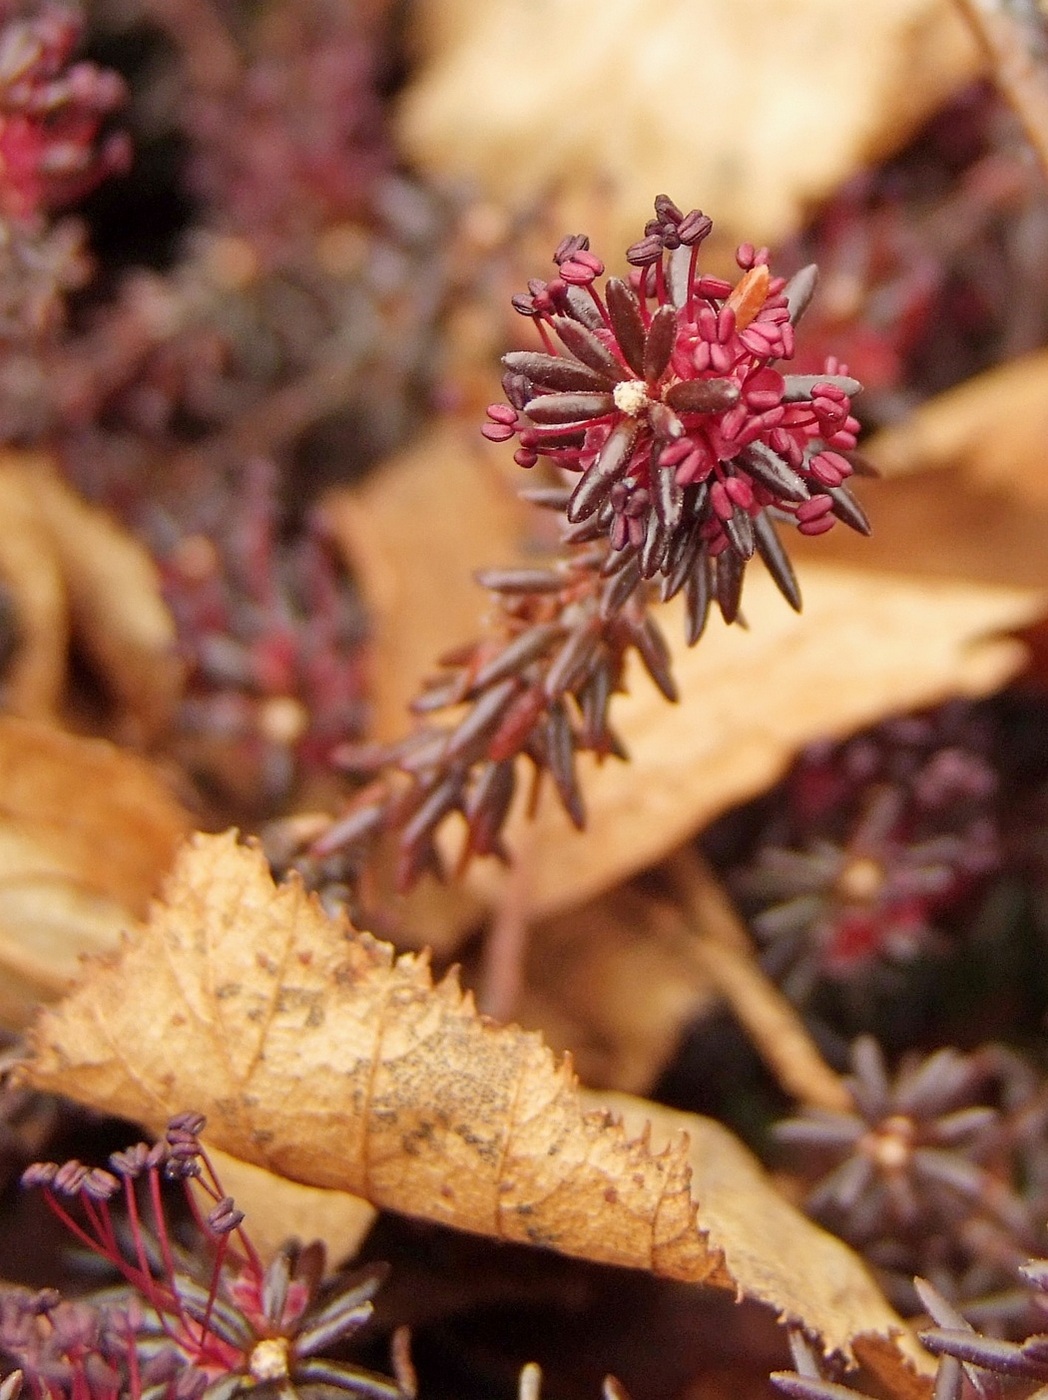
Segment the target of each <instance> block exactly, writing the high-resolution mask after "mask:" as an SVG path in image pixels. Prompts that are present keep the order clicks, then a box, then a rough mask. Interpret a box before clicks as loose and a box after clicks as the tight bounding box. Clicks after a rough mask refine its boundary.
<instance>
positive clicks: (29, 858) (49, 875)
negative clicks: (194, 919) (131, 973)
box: [0, 715, 189, 1028]
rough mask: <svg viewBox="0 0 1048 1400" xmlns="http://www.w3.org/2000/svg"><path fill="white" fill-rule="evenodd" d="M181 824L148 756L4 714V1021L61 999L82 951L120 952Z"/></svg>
mask: <svg viewBox="0 0 1048 1400" xmlns="http://www.w3.org/2000/svg"><path fill="white" fill-rule="evenodd" d="M188 829H189V820H188V817H187V816H186V813H185V812H184V811H183V810H182V808H181V807H180V806H179V804H178V803H177V802H176V801H175V799H174V797H173V796H172V795H171V793H170V791H169V790H168V787H167V785H166V784H165V783H164V782H163V780H162V779H161V777H160V776H159V775H158V773H157V772H156V770H155V769H154V768H153V767H152V766H151V765H150V764H148V763H146V762H145V761H144V760H143V759H140V758H138V757H136V756H135V755H133V754H129V753H125V752H122V751H121V750H119V749H117V748H114V746H113V745H112V744H109V743H107V742H105V741H104V740H101V739H83V738H78V737H76V736H74V735H72V734H66V733H64V732H63V731H61V730H59V729H55V728H53V727H51V726H50V725H46V724H41V723H37V722H34V721H31V720H22V719H17V718H15V717H14V716H11V715H5V716H0V1025H3V1026H5V1027H7V1028H12V1027H16V1026H21V1025H24V1024H25V1022H26V1021H27V1020H28V1018H29V1017H30V1015H31V1014H32V1013H33V1011H34V1010H35V1009H36V1007H37V1005H38V1003H39V1002H40V1000H41V999H45V1000H49V999H51V998H53V997H55V996H57V995H59V994H60V993H61V992H64V991H65V990H66V988H67V987H68V986H69V984H70V982H71V981H72V979H73V978H74V977H75V975H76V972H77V969H78V966H79V959H80V955H81V954H82V953H88V952H100V951H104V950H107V949H111V948H114V947H116V945H117V943H118V941H119V938H120V934H121V932H122V931H123V930H124V929H126V928H127V927H129V925H130V924H132V923H134V922H135V921H136V920H137V919H140V918H141V917H143V916H144V915H145V913H146V909H147V907H148V904H149V900H150V898H151V896H152V895H154V894H155V893H156V892H157V890H158V889H159V887H160V883H161V879H162V876H163V875H164V874H165V873H166V871H167V870H168V868H169V867H170V865H171V862H172V860H173V858H174V854H175V850H176V848H177V846H178V844H179V842H180V841H181V840H182V838H183V837H184V836H185V834H186V832H187V831H188Z"/></svg>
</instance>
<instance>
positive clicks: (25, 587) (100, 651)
mask: <svg viewBox="0 0 1048 1400" xmlns="http://www.w3.org/2000/svg"><path fill="white" fill-rule="evenodd" d="M0 507H2V509H0V519H2V521H3V524H2V527H0V579H2V580H3V582H4V584H5V585H6V586H7V588H8V590H9V592H10V594H11V598H12V604H13V613H14V617H13V625H14V629H15V632H16V634H17V637H18V645H17V650H16V653H15V656H14V658H13V661H12V665H11V670H10V673H9V674H8V677H7V679H6V682H5V687H4V704H5V706H6V708H8V709H10V710H12V711H14V712H15V713H17V714H20V715H23V716H26V717H27V718H32V719H48V718H54V717H55V716H56V715H57V714H58V713H59V712H60V710H61V708H62V702H63V699H64V695H65V689H66V682H67V673H68V661H69V658H68V651H69V640H70V636H73V637H74V638H75V640H76V641H77V642H78V644H79V645H80V646H81V647H82V649H83V651H84V652H85V653H86V655H87V656H88V657H89V658H90V660H91V661H92V663H93V664H94V666H95V669H96V671H97V674H98V678H99V680H100V681H101V683H102V686H103V687H104V689H105V690H106V691H107V693H108V694H109V696H110V697H111V698H112V700H113V702H114V705H115V708H116V710H117V715H118V723H119V727H120V729H121V731H122V733H123V734H124V735H126V737H128V738H130V739H133V740H135V741H142V740H147V739H151V738H153V737H155V736H156V735H157V734H158V733H160V732H161V731H162V730H163V729H164V728H165V726H166V725H167V724H168V723H169V722H170V720H171V717H172V715H173V713H174V708H175V705H176V704H177V701H178V697H179V694H180V691H181V685H182V666H181V663H180V662H179V660H178V657H177V654H176V650H175V628H174V622H173V620H172V618H171V615H170V613H169V612H168V609H167V607H166V605H165V603H164V602H163V599H162V598H161V595H160V583H159V577H158V575H157V571H156V567H155V565H154V564H153V561H152V560H151V559H150V557H149V555H148V554H147V552H146V551H145V550H144V549H143V547H142V546H141V545H140V544H139V543H138V542H137V541H136V540H134V539H132V538H131V536H130V535H128V534H126V533H125V532H124V531H123V530H122V529H120V527H119V526H118V525H117V524H116V523H115V521H113V520H111V519H110V518H109V516H107V515H106V514H105V512H104V511H101V510H99V509H97V508H96V507H94V506H90V505H88V504H87V503H86V502H84V501H82V500H80V498H79V497H78V496H77V495H76V494H75V493H74V492H73V491H71V490H70V488H69V487H68V486H66V485H65V483H64V482H62V481H61V480H60V479H59V477H58V476H57V475H56V474H55V472H54V470H53V467H52V466H51V464H50V463H49V461H48V460H47V459H46V458H43V457H39V456H36V455H32V454H18V455H16V454H13V453H8V454H7V455H5V456H3V457H2V458H0Z"/></svg>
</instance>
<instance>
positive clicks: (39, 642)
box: [0, 461, 69, 719]
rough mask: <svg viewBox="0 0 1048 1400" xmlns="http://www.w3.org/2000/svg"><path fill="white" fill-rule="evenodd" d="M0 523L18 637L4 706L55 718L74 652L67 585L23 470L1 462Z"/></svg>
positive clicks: (0, 558)
mask: <svg viewBox="0 0 1048 1400" xmlns="http://www.w3.org/2000/svg"><path fill="white" fill-rule="evenodd" d="M0 520H2V521H3V528H2V529H0V583H2V584H3V586H4V588H5V589H6V590H7V593H8V595H9V596H10V600H11V613H12V616H11V619H10V625H11V626H12V627H13V628H14V631H15V634H16V649H15V653H14V656H13V657H12V658H11V660H10V662H9V663H8V667H7V672H6V675H5V678H4V687H3V702H4V706H5V708H7V709H8V710H10V711H12V712H13V713H14V714H17V715H23V716H25V717H26V718H29V719H53V718H54V717H55V716H56V715H57V714H58V711H59V708H60V706H61V703H62V695H63V692H64V690H65V674H66V654H67V652H68V649H69V616H68V610H67V607H66V592H65V583H64V581H63V579H62V573H61V570H60V569H59V567H58V561H57V559H56V558H55V555H54V551H53V550H52V548H51V537H50V532H49V531H48V529H47V525H46V523H45V521H44V520H43V519H42V518H41V515H40V511H39V509H38V507H37V504H36V501H35V500H34V498H33V495H32V493H31V492H30V491H27V489H26V478H25V474H24V472H23V471H21V470H19V469H18V468H17V467H14V466H12V465H11V464H10V462H7V463H4V462H2V461H0Z"/></svg>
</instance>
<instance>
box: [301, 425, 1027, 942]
mask: <svg viewBox="0 0 1048 1400" xmlns="http://www.w3.org/2000/svg"><path fill="white" fill-rule="evenodd" d="M474 442H475V439H473V440H472V441H471V439H470V438H467V437H465V435H464V433H463V431H462V430H461V429H458V428H455V427H445V428H442V429H440V430H438V431H436V432H434V433H432V434H430V435H429V436H428V437H427V438H425V439H423V441H422V442H421V443H420V444H419V446H418V447H417V448H415V449H414V450H413V451H412V452H411V453H410V454H408V455H407V456H405V457H402V458H401V459H399V461H398V462H397V463H396V464H394V466H393V467H392V469H391V470H390V471H389V472H388V473H385V472H384V473H380V474H379V475H378V476H377V477H376V478H375V479H374V480H373V482H371V483H369V484H368V487H367V488H366V490H365V491H364V492H362V493H356V494H350V493H344V494H340V495H338V496H335V497H332V498H331V500H330V501H329V505H328V510H329V518H330V520H331V523H332V526H333V529H334V530H335V532H336V535H337V536H338V538H339V539H340V540H341V541H342V543H343V547H344V548H345V550H346V552H347V555H348V556H349V558H350V559H351V561H353V563H354V566H355V568H356V570H357V573H358V578H359V580H360V583H361V586H362V589H363V591H364V593H365V595H366V597H367V599H368V602H369V604H370V605H371V607H372V610H373V617H374V623H375V635H374V658H375V661H374V664H375V671H376V678H381V682H380V685H379V690H378V694H377V696H376V710H375V728H376V737H377V738H380V739H391V738H395V737H397V736H399V735H401V734H403V733H404V731H405V729H406V727H407V726H408V725H409V724H410V718H409V716H408V713H407V705H408V702H409V701H410V699H411V697H412V696H413V695H414V694H415V693H416V690H417V686H418V680H419V677H420V676H421V675H423V674H424V673H425V672H426V670H427V669H429V668H431V667H432V665H433V662H434V660H435V658H436V657H437V656H438V655H439V654H440V653H441V652H443V651H445V650H447V648H448V647H450V646H454V645H456V644H457V643H460V642H463V641H466V640H467V639H468V638H470V637H471V636H475V635H476V634H477V632H478V631H479V630H480V629H481V628H482V626H483V619H482V616H481V613H482V610H483V599H484V595H483V593H482V592H481V590H480V589H479V588H478V587H477V586H476V584H475V583H473V581H472V571H473V569H474V568H475V567H476V566H477V565H478V564H482V563H492V562H493V561H497V562H499V563H503V564H506V563H511V562H513V560H514V559H516V558H519V557H521V554H522V542H523V541H524V540H525V536H526V531H527V529H528V523H529V520H528V515H527V514H526V513H525V511H524V508H523V507H522V504H521V503H520V502H519V501H516V500H515V499H514V498H513V497H512V495H511V494H510V490H509V487H508V485H507V483H506V481H505V479H504V478H503V477H501V476H500V475H498V472H499V468H500V466H501V463H500V462H499V459H498V456H497V454H495V455H489V454H487V453H482V452H478V451H477V450H476V449H475V447H474V446H473V443H474ZM518 475H519V474H518ZM929 479H931V478H929ZM906 486H907V483H903V482H899V483H895V482H893V483H890V484H886V483H878V482H870V483H864V493H865V492H866V491H868V490H870V489H871V488H877V487H880V488H881V489H880V490H879V491H878V492H877V495H876V497H875V498H874V499H875V500H876V505H875V506H874V507H872V508H871V514H873V515H874V518H875V519H876V520H877V531H876V532H875V535H874V538H873V540H872V541H867V540H859V541H858V542H857V544H855V543H853V541H851V540H849V541H848V542H846V544H845V545H842V546H840V548H845V547H848V546H851V548H850V560H849V563H848V565H847V566H846V567H845V566H838V567H828V566H827V565H825V564H823V563H815V562H812V563H808V562H807V561H805V564H804V567H803V569H802V571H801V586H802V589H803V593H804V612H803V613H802V614H800V615H797V614H795V613H793V612H791V611H790V610H789V609H788V608H787V607H786V606H785V604H784V603H783V601H782V599H781V598H780V597H779V595H778V593H777V591H776V589H775V588H774V586H773V585H772V583H771V580H770V579H769V577H768V576H767V575H766V574H764V573H763V572H759V573H758V572H756V571H754V572H753V576H752V577H751V578H749V579H748V580H747V584H746V592H745V595H744V599H743V609H744V611H745V614H746V618H747V621H748V623H749V629H748V630H747V631H743V630H742V629H740V628H722V627H720V626H716V625H712V626H711V627H710V629H709V632H708V634H707V635H706V636H704V637H703V639H702V642H701V644H700V645H699V646H698V647H695V648H693V649H691V650H690V651H689V650H688V649H687V648H686V647H685V646H684V645H683V642H682V640H681V639H682V637H683V633H684V627H683V622H682V620H681V618H680V617H679V616H678V615H677V614H676V613H675V612H674V611H673V608H672V606H671V607H670V608H668V609H666V610H664V611H663V612H662V613H660V625H661V626H662V628H663V630H664V632H665V634H666V636H667V639H668V640H669V642H670V647H671V650H672V652H673V667H674V674H675V675H676V677H677V681H678V685H679V688H680V692H681V700H680V704H679V705H676V706H672V705H667V703H666V702H665V700H664V699H663V698H662V697H661V695H659V694H658V693H657V692H656V691H655V689H654V687H653V686H652V685H651V684H650V682H649V681H648V679H647V677H646V676H644V675H642V674H640V671H639V668H637V667H635V668H634V670H633V672H632V673H631V694H630V695H628V696H624V697H622V698H621V699H620V700H619V701H617V702H616V708H615V710H614V712H613V719H614V723H615V725H616V728H617V729H618V731H619V732H620V733H621V735H622V737H623V739H624V741H625V743H626V747H627V748H628V750H629V752H630V755H631V759H630V762H629V763H628V764H622V763H617V762H615V761H607V762H605V763H604V764H603V765H602V766H600V767H598V766H597V765H596V764H595V763H593V762H592V761H590V760H589V759H585V760H584V761H583V762H582V763H580V768H581V769H582V770H583V771H582V790H583V792H584V794H585V798H586V805H587V810H588V813H589V816H588V822H587V830H586V831H585V832H583V833H582V834H581V835H580V834H579V833H577V832H575V831H574V830H573V828H572V827H571V826H570V823H569V822H568V820H567V819H566V818H565V817H563V815H562V814H561V812H560V811H559V809H557V807H556V804H555V803H554V802H552V801H549V802H544V803H543V804H542V806H541V808H540V811H539V816H538V819H537V826H536V829H535V832H534V836H533V839H532V838H529V839H531V840H532V845H531V851H530V856H529V867H530V869H529V884H530V889H529V900H530V909H529V912H530V914H531V916H532V917H533V918H535V919H541V918H542V917H544V916H545V915H547V914H552V913H555V912H557V911H558V910H564V909H570V908H575V907H577V906H578V905H580V904H582V903H583V902H584V901H586V900H587V899H589V898H591V897H594V896H596V895H599V894H600V893H602V892H603V891H605V890H607V889H609V888H611V887H612V886H613V885H615V884H617V883H618V882H619V881H620V880H622V879H623V878H625V877H626V876H628V875H631V874H633V873H634V872H636V871H638V870H641V869H643V868H645V867H646V866H648V865H650V864H652V863H654V862H656V861H658V860H659V859H661V858H662V857H663V856H664V855H665V854H666V853H667V852H669V851H670V850H673V849H674V848H675V847H677V846H678V845H680V844H681V843H682V842H683V841H684V840H686V839H687V838H688V837H689V836H691V835H692V834H693V833H694V832H695V831H697V830H698V829H699V828H701V827H702V826H703V825H705V824H706V823H707V822H709V821H711V820H712V819H713V818H714V817H715V816H717V815H719V814H720V813H721V812H723V811H724V810H726V809H727V808H728V807H731V806H732V805H734V804H735V803H738V802H741V801H744V800H746V799H747V798H749V797H752V796H754V795H755V794H756V793H759V792H761V791H763V790H764V789H765V788H766V787H767V786H768V785H769V784H770V783H772V782H774V781H775V779H776V778H777V777H778V776H779V775H780V774H781V773H782V771H783V770H784V768H785V767H786V765H787V764H788V763H789V761H790V759H791V758H792V757H793V755H794V754H795V753H796V752H797V750H798V749H799V748H801V747H802V746H803V745H804V744H806V743H810V742H811V741H812V740H814V739H818V738H822V737H828V736H836V735H842V734H846V733H849V732H851V731H852V730H854V729H857V728H859V727H861V726H862V725H864V724H870V723H873V722H875V721H876V720H878V719H880V718H882V717H883V716H884V715H886V714H889V713H892V712H895V711H899V710H905V709H907V708H912V707H917V706H921V705H929V704H934V703H936V702H937V701H939V700H942V699H944V698H945V697H947V696H949V695H958V694H966V695H979V694H984V693H987V692H989V691H992V690H993V689H994V688H996V687H998V686H1000V685H1002V684H1003V683H1004V682H1005V681H1006V680H1007V679H1008V678H1009V676H1011V675H1013V674H1014V673H1015V672H1016V671H1017V670H1018V669H1019V668H1020V667H1021V665H1022V663H1023V659H1024V654H1025V653H1024V651H1023V648H1022V647H1021V646H1020V645H1019V644H1018V643H1017V642H1015V641H1012V640H1007V639H1002V638H1000V637H999V636H997V637H995V636H994V634H998V633H1001V632H1003V631H1007V630H1008V629H1012V628H1018V627H1022V626H1025V625H1026V624H1027V623H1029V622H1031V621H1032V620H1034V619H1035V618H1037V617H1038V616H1040V615H1041V614H1042V613H1043V611H1044V602H1043V592H1042V589H1043V586H1044V585H1046V584H1048V568H1046V567H1044V566H1043V565H1042V563H1041V562H1037V561H1043V559H1045V558H1048V552H1046V551H1045V550H1044V549H1043V546H1042V547H1041V548H1039V549H1037V550H1035V551H1033V552H1034V554H1035V555H1036V561H1028V562H1027V563H1026V564H1025V565H1023V567H1025V568H1026V569H1027V570H1029V569H1033V570H1035V571H1037V570H1039V571H1040V572H1039V576H1038V577H1023V578H1016V579H1014V580H1010V581H1012V582H1015V583H1017V584H1022V585H1040V587H1037V586H1022V587H1015V588H992V587H986V586H984V585H983V584H981V583H971V582H969V581H963V582H962V581H951V582H945V581H939V582H936V581H932V580H929V579H919V578H913V577H909V576H908V575H902V576H900V575H894V574H891V573H887V572H886V573H882V572H879V571H875V570H873V569H870V568H869V567H862V565H863V564H865V563H866V562H867V559H866V551H868V550H871V549H872V551H874V554H873V558H874V560H875V561H876V563H877V564H879V565H880V566H881V567H883V568H884V569H890V568H891V567H892V566H894V567H895V568H898V567H899V565H900V563H903V564H904V566H905V567H906V568H912V567H914V563H913V561H914V558H915V557H916V556H917V555H919V554H920V552H921V550H922V549H923V551H924V554H925V555H926V556H937V555H938V554H939V553H940V551H939V549H938V548H937V544H938V543H939V542H941V541H942V540H943V539H947V540H951V539H954V538H955V543H956V551H955V555H954V556H953V557H955V558H956V559H957V561H958V564H960V562H961V560H962V558H963V557H971V556H974V557H976V558H977V557H978V555H979V549H980V543H979V541H980V536H981V532H982V531H983V530H984V529H985V528H986V527H987V525H988V523H989V521H990V520H991V519H992V516H984V515H981V514H980V513H979V512H978V511H977V510H976V509H975V508H974V507H973V506H972V507H970V506H969V505H968V504H967V501H968V498H967V497H966V496H965V494H964V493H963V492H962V493H960V494H959V495H957V496H956V497H955V498H954V499H952V500H951V501H950V502H949V503H947V502H945V501H941V500H940V501H939V503H938V507H937V513H936V514H934V515H928V514H926V515H922V516H920V517H918V519H917V527H916V529H915V530H914V531H912V532H911V535H906V536H904V538H903V539H902V540H901V541H900V540H898V539H894V540H893V547H892V548H890V549H888V548H886V547H884V546H882V545H881V544H880V536H881V535H882V533H884V532H883V531H882V525H881V518H882V513H883V514H884V515H885V517H886V519H887V520H888V522H889V523H888V525H887V526H886V532H887V534H888V537H889V539H893V535H892V529H893V527H892V524H891V521H892V520H894V519H897V520H898V522H899V525H900V526H901V527H903V528H906V526H907V521H908V520H911V519H912V517H911V516H908V515H907V513H906V512H905V511H899V512H896V513H895V514H893V513H892V511H891V501H890V500H889V501H887V502H885V500H884V499H883V498H884V495H885V488H886V487H888V488H889V489H890V490H895V489H898V488H903V489H905V488H906ZM975 499H976V500H978V499H979V498H978V495H976V497H975ZM542 514H544V513H542V512H538V511H535V512H533V515H535V516H540V515H542ZM1011 514H1012V515H1014V516H1015V517H1019V516H1023V517H1024V518H1028V515H1029V513H1028V511H1019V510H1017V509H1013V510H1012V511H1011ZM1046 514H1048V512H1046ZM396 520H401V521H403V520H407V521H409V522H410V521H418V522H419V525H420V528H419V530H418V531H417V532H416V531H414V530H408V529H401V528H392V523H393V522H394V521H396ZM957 522H960V523H959V524H958V523H957ZM1018 523H1019V522H1018V520H1016V524H1018ZM1024 528H1026V527H1024ZM849 533H850V532H847V531H834V532H832V533H831V534H830V535H829V536H828V537H826V539H823V538H820V539H819V540H818V541H817V544H818V545H819V547H820V550H821V552H823V553H826V552H828V548H829V549H832V548H834V547H837V546H836V542H835V537H836V535H838V534H839V535H845V534H849ZM1044 537H1045V536H1043V535H1042V536H1041V537H1040V538H1041V539H1042V540H1043V538H1044ZM792 545H793V541H791V547H792ZM1020 563H1021V560H1020V559H1018V558H1017V559H1016V560H1015V561H1014V566H1015V567H1019V566H1020ZM856 566H858V567H856ZM946 572H948V573H949V572H956V573H957V574H958V575H959V576H960V577H962V578H963V573H964V570H963V568H961V567H958V568H957V569H955V570H950V569H949V568H947V569H946ZM1007 581H1009V580H1007V579H1002V580H1001V582H1007ZM772 677H774V684H770V683H769V681H770V678H772ZM513 840H515V841H516V843H517V844H518V845H519V841H520V823H519V822H518V827H517V831H516V835H515V836H514V833H513V832H512V831H511V841H513ZM504 878H505V876H504V872H503V871H502V870H501V869H500V868H499V867H497V866H495V865H493V864H491V863H484V864H478V865H476V866H475V867H474V869H473V872H472V875H471V877H470V887H471V889H472V890H474V891H475V892H476V893H477V894H478V895H480V896H482V897H483V898H484V899H486V900H493V899H497V898H499V897H500V892H501V888H502V882H503V880H504ZM473 914H474V910H473V909H472V908H470V909H462V910H460V909H459V906H458V904H457V903H454V904H453V906H447V905H446V906H445V907H444V908H443V909H442V911H441V918H440V923H439V933H440V945H441V948H442V950H448V949H450V948H451V947H453V946H454V942H455V932H456V929H462V928H463V927H464V926H466V925H467V923H468V922H469V920H470V918H471V917H472V916H473ZM434 927H435V928H437V925H435V926H434Z"/></svg>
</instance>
